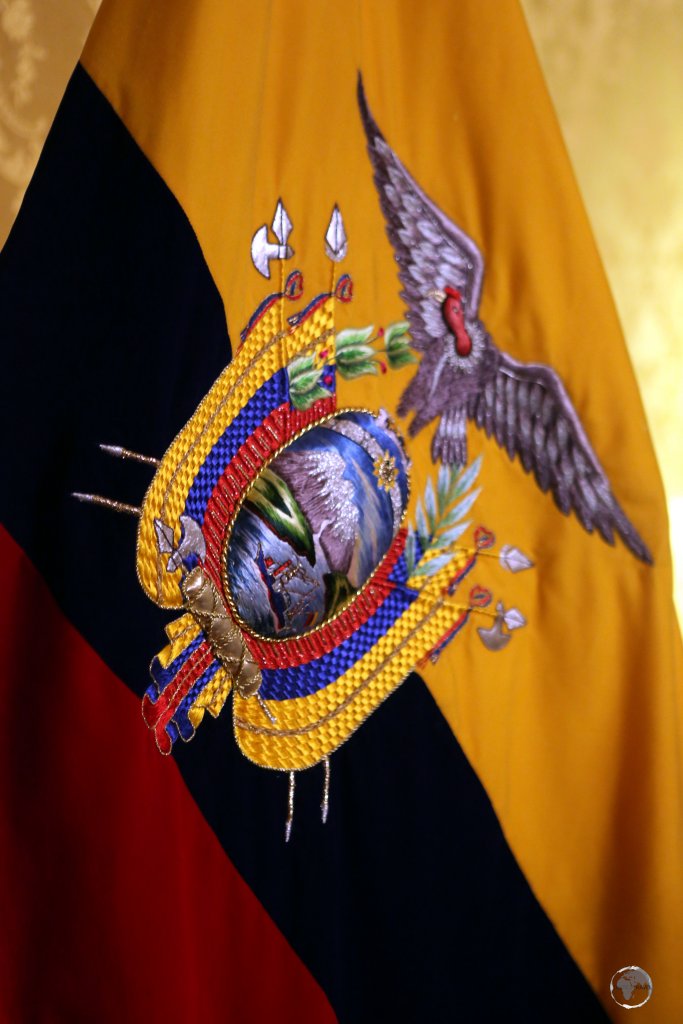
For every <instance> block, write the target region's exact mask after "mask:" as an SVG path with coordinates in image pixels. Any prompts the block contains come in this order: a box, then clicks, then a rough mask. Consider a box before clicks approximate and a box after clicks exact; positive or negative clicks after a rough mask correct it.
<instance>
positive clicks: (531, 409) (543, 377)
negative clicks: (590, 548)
mask: <svg viewBox="0 0 683 1024" xmlns="http://www.w3.org/2000/svg"><path fill="white" fill-rule="evenodd" d="M499 358H500V361H499V363H498V369H497V372H496V373H495V374H494V375H492V376H491V377H489V378H488V380H487V381H486V382H485V383H484V385H483V387H482V388H481V390H480V391H479V393H478V394H477V395H473V396H472V398H471V399H470V401H469V403H468V407H467V414H468V416H469V417H470V419H472V420H474V422H475V423H476V424H477V426H478V427H482V428H483V429H484V430H485V431H486V433H487V434H488V435H489V436H490V437H491V436H492V437H494V438H495V440H496V441H497V442H498V444H499V445H500V446H501V447H502V448H505V449H506V451H507V453H508V455H509V456H510V458H514V457H515V456H517V457H518V458H519V459H520V460H521V462H522V465H523V466H524V468H525V469H526V470H527V472H530V473H533V474H534V476H535V477H536V481H537V483H538V485H539V487H540V488H541V490H543V491H547V490H551V491H552V493H553V497H554V498H555V501H556V503H557V505H558V507H559V508H560V509H561V510H562V512H564V513H565V514H567V515H568V514H569V513H571V512H575V513H576V515H577V516H578V518H579V520H580V521H581V523H582V525H583V526H584V527H585V528H586V530H588V532H589V533H592V532H593V530H594V529H595V530H597V531H598V532H599V533H600V534H601V535H602V537H604V539H605V540H606V541H607V542H608V543H609V544H614V532H615V531H616V532H617V533H618V534H619V536H620V537H621V538H622V540H623V541H624V543H625V544H626V545H627V547H629V548H630V549H631V551H632V552H633V554H634V555H636V556H637V557H638V558H641V559H642V560H643V561H644V562H648V563H651V562H652V556H651V554H650V552H649V550H648V548H647V547H646V545H645V544H644V543H643V541H642V540H641V538H640V536H639V535H638V533H637V531H636V530H635V528H634V527H633V525H632V523H631V522H630V521H629V519H628V518H627V517H626V515H625V514H624V511H623V509H622V508H621V506H620V505H619V503H618V501H617V500H616V498H615V497H614V494H613V493H612V489H611V487H610V483H609V480H608V479H607V476H606V474H605V471H604V469H603V468H602V466H601V465H600V462H599V461H598V457H597V455H596V454H595V451H594V450H593V447H592V445H591V443H590V441H589V440H588V436H587V434H586V431H585V430H584V428H583V425H582V423H581V420H580V419H579V417H578V414H577V412H576V409H575V408H574V406H573V404H572V401H571V399H570V397H569V395H568V394H567V391H566V388H565V387H564V384H563V383H562V381H561V380H560V378H559V377H558V375H557V374H556V373H555V371H554V370H552V369H551V368H550V367H549V366H543V365H541V364H536V363H527V364H525V363H519V362H517V360H516V359H513V358H512V357H511V356H509V355H506V354H505V353H500V357H499Z"/></svg>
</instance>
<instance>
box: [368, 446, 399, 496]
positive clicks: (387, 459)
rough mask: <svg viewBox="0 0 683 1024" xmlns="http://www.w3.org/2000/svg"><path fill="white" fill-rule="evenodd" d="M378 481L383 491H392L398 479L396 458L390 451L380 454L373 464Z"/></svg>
mask: <svg viewBox="0 0 683 1024" xmlns="http://www.w3.org/2000/svg"><path fill="white" fill-rule="evenodd" d="M372 468H373V470H374V473H375V476H376V477H377V483H378V484H379V486H380V487H381V488H382V490H383V491H390V490H391V488H392V487H393V486H394V484H395V483H396V481H397V479H398V467H397V465H396V459H395V458H394V457H393V455H389V452H383V453H382V454H381V455H378V456H377V458H376V459H375V461H374V462H373V464H372Z"/></svg>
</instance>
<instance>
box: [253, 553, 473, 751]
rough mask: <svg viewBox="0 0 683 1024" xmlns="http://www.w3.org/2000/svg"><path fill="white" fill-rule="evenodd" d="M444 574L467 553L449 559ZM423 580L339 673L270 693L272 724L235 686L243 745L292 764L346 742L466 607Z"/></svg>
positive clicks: (332, 749)
mask: <svg viewBox="0 0 683 1024" xmlns="http://www.w3.org/2000/svg"><path fill="white" fill-rule="evenodd" d="M454 562H455V564H454V566H453V567H452V568H451V570H450V573H451V577H452V576H453V575H454V574H455V572H457V570H458V568H461V567H462V566H463V565H464V564H465V563H466V559H458V560H454ZM465 610H466V607H465V606H461V605H456V604H455V603H454V602H452V601H451V600H449V599H447V598H445V597H444V595H443V592H442V591H441V589H440V587H439V584H437V583H430V584H429V585H428V586H426V587H425V588H424V590H423V592H422V593H421V594H420V596H419V597H418V598H416V600H415V601H414V602H413V603H412V604H411V605H410V606H409V607H408V608H407V609H406V610H405V611H404V612H403V614H402V615H401V616H400V617H399V619H397V621H396V622H395V623H394V624H393V626H392V627H391V628H390V629H389V630H387V632H386V633H385V634H384V635H383V636H382V637H380V638H379V639H378V641H377V642H376V643H375V645H374V646H373V647H372V648H371V649H370V650H369V651H368V652H367V653H366V654H365V655H364V656H363V657H362V658H360V659H359V660H358V661H357V662H356V663H355V664H354V665H352V666H351V668H350V669H348V670H347V671H346V672H345V673H344V674H343V675H341V676H340V677H339V679H337V680H335V682H333V683H330V684H329V686H326V687H324V689H322V690H318V691H317V692H316V693H312V694H308V695H307V696H305V697H295V698H292V699H291V700H283V701H272V702H270V703H269V707H270V708H271V710H272V711H273V713H274V714H275V716H276V719H277V722H276V724H275V725H272V724H270V723H269V724H266V719H265V716H264V713H263V711H262V709H261V708H260V707H259V705H258V703H257V702H256V701H254V700H253V699H252V700H245V699H244V698H241V697H239V696H238V695H237V694H235V696H234V704H233V728H234V732H235V738H236V740H237V743H238V745H239V747H240V750H241V751H242V753H243V754H244V755H245V757H247V758H248V759H249V760H250V761H253V762H254V763H255V764H258V765H261V766H262V767H264V768H272V769H275V770H279V771H298V770H300V769H303V768H309V767H311V766H312V765H314V764H317V763H318V762H319V761H321V760H322V758H324V757H326V756H329V755H330V754H331V753H333V751H335V750H336V749H337V748H338V747H340V746H341V745H342V743H345V742H346V740H348V738H349V737H350V736H351V735H352V734H353V733H354V732H355V731H356V729H358V727H359V726H360V725H361V724H362V723H363V722H364V721H365V719H366V718H367V717H368V716H369V715H370V714H372V712H373V711H374V710H375V709H376V708H377V707H378V706H379V705H380V704H381V703H382V702H383V701H384V700H385V699H386V698H387V697H388V696H389V695H390V694H391V693H393V691H394V690H395V689H396V688H397V687H398V686H399V685H400V683H401V682H402V681H403V680H404V679H405V678H406V676H407V675H409V673H410V672H411V671H412V670H413V669H414V668H415V667H416V665H418V664H419V662H420V661H421V660H422V658H424V657H425V655H427V654H428V653H429V652H430V651H431V650H432V649H433V648H434V647H435V646H436V645H437V644H438V642H439V641H440V640H441V638H442V637H443V636H444V635H445V634H446V633H447V632H448V630H449V629H450V628H451V627H452V626H453V625H454V623H455V622H456V621H457V619H458V618H459V617H460V616H461V615H462V614H463V613H464V612H465Z"/></svg>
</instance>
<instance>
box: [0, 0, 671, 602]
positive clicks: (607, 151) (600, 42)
mask: <svg viewBox="0 0 683 1024" xmlns="http://www.w3.org/2000/svg"><path fill="white" fill-rule="evenodd" d="M99 2H100V0H0V245H1V244H2V243H3V242H4V240H5V238H6V236H7V234H8V232H9V229H10V227H11V224H12V221H13V219H14V216H15V215H16V212H17V210H18V208H19V205H20V203H21V198H22V196H23V193H24V189H25V188H26V185H27V183H28V180H29V178H30V176H31V174H32V172H33V168H34V166H35V163H36V160H37V159H38V155H39V153H40V149H41V147H42V144H43V141H44V139H45V135H46V134H47V130H48V128H49V126H50V123H51V121H52V118H53V116H54V113H55V110H56V108H57V105H58V103H59V100H60V98H61V96H62V93H63V91H64V88H65V86H66V82H67V80H68V77H69V75H70V73H71V70H72V68H73V66H74V64H75V62H76V61H77V59H78V56H79V53H80V50H81V47H82V45H83V42H84V40H85V37H86V35H87V32H88V29H89V27H90V25H91V23H92V20H93V18H94V16H95V13H96V10H97V7H98V6H99ZM482 2H487V3H495V2H498V0H482ZM453 6H454V13H455V9H456V8H457V0H453ZM522 6H523V9H524V12H525V14H526V17H527V21H528V24H529V28H530V31H531V35H532V37H533V39H534V43H535V44H536V49H537V52H538V55H539V59H540V62H541V65H542V67H543V71H544V73H545V77H546V81H547V83H548V88H549V90H550V93H551V96H552V98H553V101H554V103H555V108H556V110H557V113H558V117H559V120H560V124H561V127H562V131H563V133H564V137H565V140H566V143H567V147H568V149H569V153H570V156H571V159H572V162H573V164H574V169H575V172H576V175H577V178H578V181H579V186H580V188H581V191H582V193H583V197H584V201H585V203H586V206H587V208H588V213H589V216H590V218H591V221H592V223H593V229H594V232H595V235H596V239H597V243H598V246H599V248H600V251H601V253H602V256H603V260H604V262H605V265H606V268H607V273H608V276H609V279H610V282H611V285H612V290H613V292H614V296H615V300H616V304H617V308H618V310H619V314H620V316H621V321H622V325H623V328H624V333H625V335H626V339H627V343H628V346H629V350H630V353H631V358H632V360H633V363H634V365H635V369H636V373H637V375H638V379H639V381H640V385H641V390H642V393H643V398H644V402H645V407H646V410H647V415H648V419H649V423H650V429H651V431H652V434H653V437H654V443H655V447H656V449H657V453H658V456H659V462H660V466H661V470H662V475H663V478H664V485H665V488H666V493H667V498H668V505H669V518H670V522H671V540H672V548H673V552H674V563H675V567H676V582H675V588H676V599H677V605H678V610H679V616H681V615H682V613H683V458H682V456H683V442H682V441H681V437H682V436H683V399H682V396H681V391H682V390H683V127H681V126H683V60H682V59H681V55H682V54H683V3H681V2H680V0H562V2H561V3H558V2H557V0H522Z"/></svg>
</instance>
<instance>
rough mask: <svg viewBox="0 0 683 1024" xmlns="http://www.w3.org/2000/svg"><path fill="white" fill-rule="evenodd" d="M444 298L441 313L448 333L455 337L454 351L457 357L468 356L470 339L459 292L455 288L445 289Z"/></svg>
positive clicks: (470, 346)
mask: <svg viewBox="0 0 683 1024" xmlns="http://www.w3.org/2000/svg"><path fill="white" fill-rule="evenodd" d="M444 291H445V292H446V298H445V299H444V301H443V305H442V307H441V312H442V314H443V318H444V320H445V322H446V326H447V327H448V329H449V331H451V333H452V334H454V335H455V351H456V352H457V353H458V355H459V356H462V357H464V356H468V355H469V354H470V352H471V351H472V339H471V338H470V336H469V334H468V333H467V328H466V327H465V314H464V311H463V308H462V298H461V296H460V292H459V291H457V290H456V289H455V288H445V289H444Z"/></svg>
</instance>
